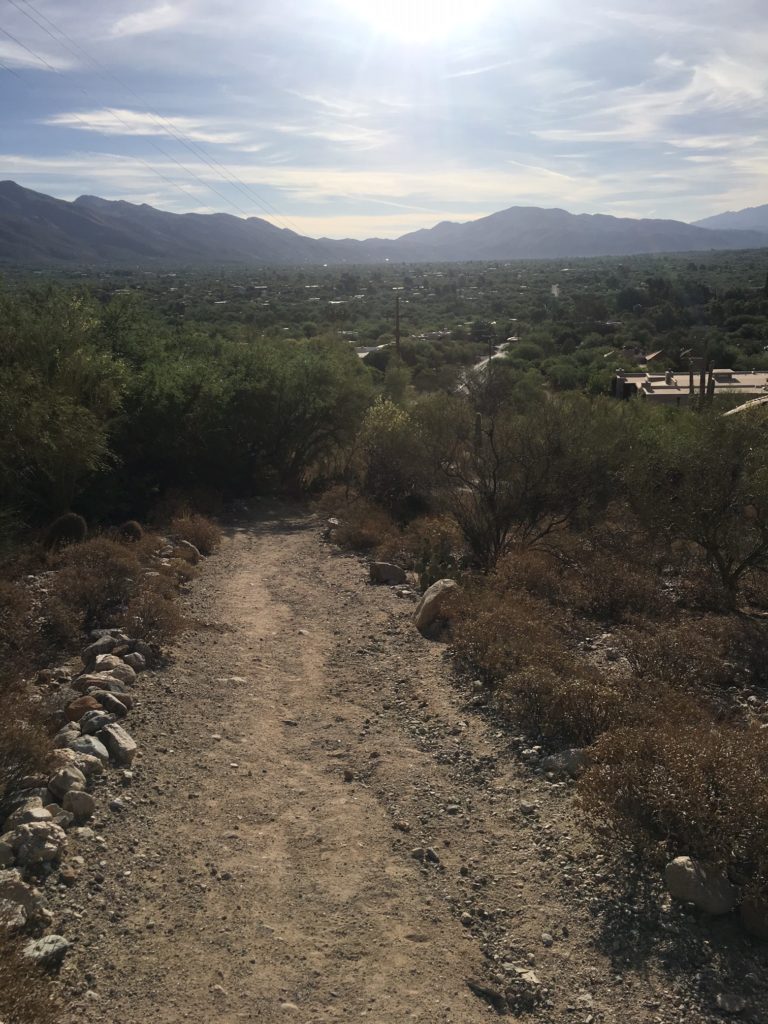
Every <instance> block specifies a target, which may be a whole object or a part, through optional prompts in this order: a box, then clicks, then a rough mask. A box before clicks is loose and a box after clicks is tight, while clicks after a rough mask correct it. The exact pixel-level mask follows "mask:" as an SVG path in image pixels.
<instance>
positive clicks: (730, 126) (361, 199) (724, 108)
mask: <svg viewBox="0 0 768 1024" xmlns="http://www.w3.org/2000/svg"><path fill="white" fill-rule="evenodd" d="M8 178H10V179H13V180H14V181H17V182H18V183H19V184H21V185H24V186H26V187H28V188H32V189H35V190H38V191H41V192H46V193H48V194H49V195H54V196H57V197H59V198H62V199H74V198H75V197H76V196H78V195H82V194H92V195H99V196H102V197H104V198H107V199H125V200H128V201H130V202H136V203H141V202H146V203H150V204H151V205H153V206H157V207H160V208H162V209H166V210H173V211H175V212H187V211H195V212H206V213H209V212H222V213H230V214H234V215H236V216H262V217H266V218H267V219H269V220H271V221H273V223H275V224H278V225H279V226H280V227H288V228H291V229H293V230H296V231H299V232H301V233H302V234H308V235H312V236H328V237H334V238H343V237H353V238H365V237H371V236H378V237H396V236H398V235H401V234H403V233H405V232H407V231H412V230H415V229H417V228H422V227H430V226H432V225H433V224H435V223H437V222H439V221H442V220H455V221H466V220H472V219H475V218H477V217H481V216H483V215H485V214H488V213H492V212H494V211H496V210H501V209H505V208H507V207H509V206H516V205H521V206H544V207H560V208H563V209H567V210H570V211H572V212H574V213H609V214H614V215H616V216H629V217H670V218H674V219H679V220H688V221H690V220H695V219H698V218H701V217H705V216H708V215H710V214H713V213H719V212H722V211H724V210H734V209H741V208H743V207H746V206H755V205H761V204H763V203H766V202H768V10H767V9H766V7H765V0H728V2H724V0H696V2H692V0H615V2H613V3H611V4H604V3H600V2H593V0H312V2H310V0H269V2H265V0H215V2H214V0H207V2H204V0H161V2H159V3H158V2H156V0H135V2H132V3H129V2H127V0H0V179H8Z"/></svg>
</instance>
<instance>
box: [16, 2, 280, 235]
mask: <svg viewBox="0 0 768 1024" xmlns="http://www.w3.org/2000/svg"><path fill="white" fill-rule="evenodd" d="M24 2H25V4H26V6H27V7H29V8H30V9H31V10H32V11H34V13H35V14H36V15H37V18H35V17H33V15H32V14H30V13H29V11H27V10H25V9H24V7H22V6H20V4H19V3H18V2H17V0H8V3H9V4H11V6H12V7H14V8H15V9H16V10H17V11H19V13H21V14H23V15H24V16H25V17H27V18H28V19H29V20H30V21H32V23H33V24H35V25H37V27H38V28H40V29H42V31H43V32H45V33H46V34H47V35H48V36H50V38H51V39H53V40H54V42H56V43H57V44H58V45H59V46H62V47H64V48H65V49H66V50H68V52H69V53H70V54H72V55H73V56H75V57H78V58H79V57H81V56H82V57H85V59H86V60H87V61H88V62H89V63H90V64H91V65H92V66H93V67H95V68H97V69H98V71H99V73H100V75H101V76H102V77H103V78H109V79H111V80H112V81H113V82H115V83H116V84H117V85H118V86H119V87H120V88H121V89H123V90H124V91H125V92H126V93H128V94H129V95H131V96H133V97H134V99H136V100H138V101H139V102H140V103H141V104H142V106H143V107H144V108H145V110H146V113H147V114H148V115H149V117H150V118H151V119H152V120H153V122H154V123H155V124H157V125H158V127H160V128H161V129H162V130H163V131H164V132H165V133H166V134H167V135H169V136H170V137H171V138H173V139H174V140H175V141H176V142H178V143H179V144H180V145H182V146H184V147H185V148H186V149H187V150H188V151H189V152H190V153H191V154H192V155H193V156H195V157H196V158H197V159H198V160H201V161H202V162H203V163H205V164H207V166H208V167H209V168H210V169H211V170H213V171H214V172H215V173H217V174H218V175H219V176H220V177H221V176H223V177H224V178H225V180H226V183H227V184H229V185H231V186H233V187H235V188H236V189H238V191H239V192H240V193H241V194H242V195H244V196H245V197H246V198H247V199H248V200H250V201H251V202H253V203H255V204H256V205H257V206H258V207H259V208H260V209H261V210H262V211H263V212H264V213H265V214H266V215H267V216H268V217H271V218H272V219H273V220H276V221H278V223H279V224H280V225H281V226H283V227H285V228H287V229H288V230H291V231H298V229H297V228H296V227H295V226H294V225H292V224H291V223H290V221H289V220H288V219H287V218H286V217H284V216H283V215H282V214H281V213H280V212H279V211H278V210H277V209H276V208H275V207H274V205H273V204H272V203H270V202H269V201H268V200H266V199H264V198H263V197H262V196H260V195H259V194H258V193H257V192H256V191H254V189H253V188H252V187H251V186H250V185H248V184H247V183H246V182H244V181H242V179H241V178H239V177H238V175H237V174H235V172H234V171H232V170H231V168H229V167H227V165H226V164H224V163H222V162H221V161H220V160H217V159H216V157H214V156H212V155H211V154H209V153H207V152H206V151H205V150H204V149H202V147H201V146H199V145H197V143H196V142H195V141H194V140H193V139H191V138H190V137H189V136H188V135H187V134H186V133H185V132H184V131H183V130H182V129H181V128H179V127H178V125H176V124H175V123H174V122H173V121H172V120H171V119H170V118H167V117H165V116H164V115H162V114H160V113H158V112H157V111H156V110H153V109H152V107H151V106H150V104H149V103H148V101H147V100H146V98H145V97H143V96H142V95H141V94H140V93H138V92H137V91H136V90H135V89H133V88H132V87H131V86H130V85H128V84H127V83H126V82H124V81H122V80H121V79H120V78H119V77H118V76H117V75H115V74H114V72H112V71H111V70H110V69H109V68H108V67H106V66H105V65H104V64H102V63H101V61H99V60H98V59H97V58H96V57H94V56H93V54H91V53H89V52H88V50H86V49H85V47H83V46H82V45H81V44H80V43H78V42H77V41H76V40H75V39H72V37H71V36H69V35H68V34H67V33H66V32H65V31H64V30H63V29H62V28H61V27H60V26H59V25H57V24H56V23H55V22H54V21H52V20H51V19H50V18H49V17H48V16H47V15H46V14H44V13H43V12H42V11H40V10H38V9H37V8H36V7H35V5H34V4H33V3H31V0H24ZM38 18H39V19H42V22H45V23H47V25H48V26H50V28H48V27H46V24H43V23H42V22H41V21H39V20H38ZM51 29H53V30H54V31H53V32H52V31H51ZM54 32H55V33H58V35H54ZM59 37H61V38H59ZM81 91H82V92H84V93H85V90H82V89H81ZM85 94H86V95H87V93H85ZM104 109H105V110H107V111H108V112H110V113H111V114H112V115H113V116H115V117H116V118H117V119H118V121H120V120H121V119H120V117H119V115H117V114H116V113H115V111H114V110H113V109H112V108H104ZM121 123H124V122H121ZM161 152H162V150H161ZM165 155H167V154H165ZM170 159H174V158H173V157H170ZM175 162H176V163H178V164H179V166H180V167H182V168H183V169H185V170H187V172H188V173H191V172H189V170H188V168H185V167H184V165H183V164H181V163H179V161H175ZM198 180H199V179H198ZM208 187H211V186H208ZM214 191H216V190H215V189H214ZM217 194H218V195H221V193H217ZM233 205H236V204H233ZM242 212H245V211H242Z"/></svg>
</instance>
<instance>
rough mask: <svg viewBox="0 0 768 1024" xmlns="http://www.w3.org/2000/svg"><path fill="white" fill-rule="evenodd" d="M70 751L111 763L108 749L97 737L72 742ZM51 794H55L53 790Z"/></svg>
mask: <svg viewBox="0 0 768 1024" xmlns="http://www.w3.org/2000/svg"><path fill="white" fill-rule="evenodd" d="M69 749H70V750H74V752H75V753H76V754H85V755H86V757H97V758H98V759H99V760H100V761H102V762H103V763H104V764H106V763H107V761H109V753H108V752H107V748H106V747H105V746H104V744H103V743H102V742H101V741H100V740H99V739H97V738H96V737H95V736H78V737H77V738H76V739H74V740H72V741H71V742H70V744H69ZM51 792H53V790H51ZM57 795H58V794H56V793H54V796H57ZM62 795H63V794H62Z"/></svg>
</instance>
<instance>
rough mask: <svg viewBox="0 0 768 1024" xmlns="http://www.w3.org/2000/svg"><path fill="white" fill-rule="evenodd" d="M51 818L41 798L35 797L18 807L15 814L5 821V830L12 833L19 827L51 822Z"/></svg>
mask: <svg viewBox="0 0 768 1024" xmlns="http://www.w3.org/2000/svg"><path fill="white" fill-rule="evenodd" d="M50 818H51V815H50V812H49V811H47V810H46V809H45V808H44V807H43V801H42V800H41V798H40V797H39V796H33V797H31V798H30V799H29V800H25V801H24V803H23V804H21V805H20V806H19V807H17V808H16V809H15V810H14V812H13V814H9V815H8V817H7V818H6V819H5V828H6V829H7V830H8V831H9V832H11V831H12V830H13V829H15V828H18V827H19V825H29V824H30V822H33V821H49V820H50Z"/></svg>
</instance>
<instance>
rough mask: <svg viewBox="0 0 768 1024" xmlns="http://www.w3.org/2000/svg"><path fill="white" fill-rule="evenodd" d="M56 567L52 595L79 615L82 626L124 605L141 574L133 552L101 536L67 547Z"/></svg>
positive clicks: (92, 622)
mask: <svg viewBox="0 0 768 1024" xmlns="http://www.w3.org/2000/svg"><path fill="white" fill-rule="evenodd" d="M57 567H58V572H57V573H56V575H55V577H54V592H53V595H52V596H54V597H56V598H58V599H59V601H61V602H63V603H64V604H65V605H67V606H68V607H70V608H72V609H73V611H74V612H76V613H77V614H79V615H80V617H81V622H82V625H83V627H87V626H89V625H91V624H94V623H97V622H99V621H102V620H105V619H106V618H107V617H108V616H109V615H110V613H111V612H113V611H114V610H115V609H116V608H117V607H118V606H119V605H121V604H124V603H125V602H126V601H127V600H128V598H129V596H130V594H131V591H132V589H133V586H134V584H135V581H136V579H137V578H138V575H139V573H140V571H141V565H140V563H139V560H138V558H137V556H136V552H135V550H134V549H132V548H127V547H126V546H125V545H124V544H119V543H118V542H117V541H113V540H107V539H106V538H105V537H96V538H94V539H93V540H90V541H86V542H85V543H84V544H78V545H77V546H74V547H70V548H67V549H66V550H65V551H64V552H63V553H62V554H61V555H60V556H59V560H58V562H57Z"/></svg>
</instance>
